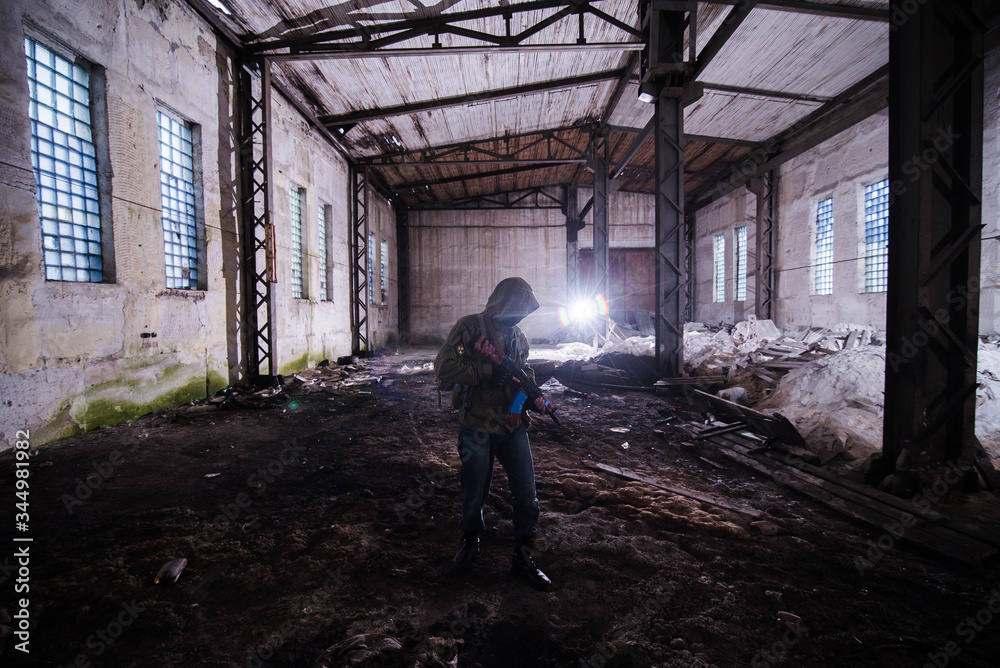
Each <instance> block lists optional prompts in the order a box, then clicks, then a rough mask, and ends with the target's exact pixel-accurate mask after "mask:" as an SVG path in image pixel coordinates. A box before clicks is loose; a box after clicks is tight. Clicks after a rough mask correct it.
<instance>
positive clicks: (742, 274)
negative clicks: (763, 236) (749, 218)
mask: <svg viewBox="0 0 1000 668" xmlns="http://www.w3.org/2000/svg"><path fill="white" fill-rule="evenodd" d="M735 254H736V301H738V302H745V301H746V300H747V226H746V225H741V226H739V227H737V228H736V253H735Z"/></svg>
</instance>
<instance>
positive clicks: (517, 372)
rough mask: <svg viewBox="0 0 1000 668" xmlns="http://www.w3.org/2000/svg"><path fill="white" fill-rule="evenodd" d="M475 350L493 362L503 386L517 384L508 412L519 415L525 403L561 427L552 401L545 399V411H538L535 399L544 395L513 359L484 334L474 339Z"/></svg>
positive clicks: (529, 408) (531, 409) (530, 408)
mask: <svg viewBox="0 0 1000 668" xmlns="http://www.w3.org/2000/svg"><path fill="white" fill-rule="evenodd" d="M475 350H476V352H479V353H482V354H483V355H485V356H486V357H488V358H489V360H490V361H491V362H493V365H494V366H493V369H494V371H495V372H499V373H500V374H501V376H500V377H501V378H503V379H504V382H503V385H504V386H506V385H508V384H510V383H514V384H515V385H516V386H517V394H515V395H514V399H513V401H511V402H510V407H509V408H508V409H507V412H508V413H511V414H513V415H520V414H521V411H523V410H524V407H525V404H527V406H528V410H530V411H534V412H535V413H541V414H543V415H544V414H545V413H546V412H547V413H548V415H549V417H551V418H552V421H553V422H555V423H556V424H557V425H559V426H560V427H562V423H561V422H559V418H557V417H556V407H555V406H553V405H552V402H550V401H549V400H548V399H545V403H544V406H545V408H546V409H547V411H540V410H538V407H537V406H535V400H536V399H538V397H544V395H543V394H542V391H541V390H540V389H538V385H535V381H533V380H531V378H528V374H526V373H524V370H523V369H522V368H521V367H520V366H518V365H517V363H516V362H514V360H512V359H511V358H509V357H507V356H506V355H501V354H500V353H499V352H497V350H496V348H494V347H493V345H492V344H491V343H490V342H489V340H487V338H486V337H485V336H480V337H479V340H478V341H476V347H475Z"/></svg>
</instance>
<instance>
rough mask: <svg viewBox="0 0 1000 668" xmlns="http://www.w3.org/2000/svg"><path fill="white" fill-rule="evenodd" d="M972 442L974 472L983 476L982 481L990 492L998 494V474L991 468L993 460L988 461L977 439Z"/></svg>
mask: <svg viewBox="0 0 1000 668" xmlns="http://www.w3.org/2000/svg"><path fill="white" fill-rule="evenodd" d="M973 440H974V441H975V445H974V447H975V452H974V455H975V465H976V470H977V471H979V474H980V475H981V476H983V480H985V481H986V485H987V486H988V487H989V488H990V490H991V491H992V492H993V493H994V494H1000V473H997V470H996V469H995V468H993V460H992V459H990V456H989V455H988V454H987V453H986V450H985V449H984V448H983V444H982V443H980V442H979V439H978V438H975V439H973Z"/></svg>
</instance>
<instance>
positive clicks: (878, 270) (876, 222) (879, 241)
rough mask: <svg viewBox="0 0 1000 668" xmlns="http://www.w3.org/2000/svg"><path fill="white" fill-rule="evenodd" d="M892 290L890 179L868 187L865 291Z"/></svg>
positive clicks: (866, 196)
mask: <svg viewBox="0 0 1000 668" xmlns="http://www.w3.org/2000/svg"><path fill="white" fill-rule="evenodd" d="M888 289H889V179H884V180H882V181H879V182H878V183H873V184H871V185H870V186H865V292H885V291H886V290H888Z"/></svg>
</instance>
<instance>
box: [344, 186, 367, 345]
mask: <svg viewBox="0 0 1000 668" xmlns="http://www.w3.org/2000/svg"><path fill="white" fill-rule="evenodd" d="M350 172H351V173H350V179H349V180H350V189H351V200H350V206H351V223H350V225H349V226H348V229H349V230H350V235H351V237H350V240H349V242H350V249H351V269H350V272H351V349H352V350H353V351H354V352H355V353H360V352H362V351H370V350H371V346H370V345H369V339H370V336H371V325H370V323H369V320H368V277H369V275H370V272H369V269H370V268H369V267H368V172H367V170H366V168H365V167H353V166H352V167H351V170H350Z"/></svg>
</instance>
